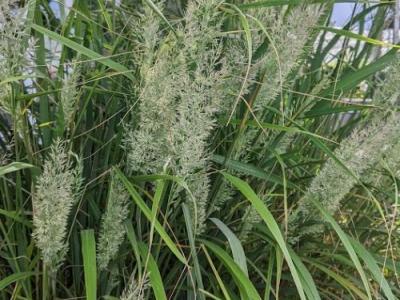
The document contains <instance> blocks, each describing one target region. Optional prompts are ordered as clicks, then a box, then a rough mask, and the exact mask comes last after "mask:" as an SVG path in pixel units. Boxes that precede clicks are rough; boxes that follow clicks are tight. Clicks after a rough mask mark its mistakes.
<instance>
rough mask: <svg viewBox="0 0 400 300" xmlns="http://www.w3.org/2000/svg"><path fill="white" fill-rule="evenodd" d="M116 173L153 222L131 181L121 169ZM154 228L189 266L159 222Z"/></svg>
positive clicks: (136, 202) (149, 212)
mask: <svg viewBox="0 0 400 300" xmlns="http://www.w3.org/2000/svg"><path fill="white" fill-rule="evenodd" d="M115 173H116V175H117V177H118V178H119V179H120V180H121V182H122V183H123V184H124V185H125V187H126V189H127V191H128V192H129V194H130V195H131V197H132V199H133V200H134V202H135V204H136V205H137V206H138V207H139V208H140V210H141V211H142V212H143V214H144V215H145V216H146V218H147V219H148V220H149V221H150V222H151V221H152V212H151V210H150V209H149V208H148V206H147V205H146V203H145V202H144V200H143V199H142V197H141V196H140V195H139V193H138V192H137V191H136V189H135V188H134V187H133V185H132V184H131V183H130V182H129V180H128V179H127V178H126V177H125V175H124V174H122V172H121V171H120V170H119V169H117V168H116V169H115ZM154 228H155V229H156V231H157V232H158V234H159V235H160V236H161V238H162V239H163V241H164V242H165V244H166V245H167V247H168V248H169V249H170V250H171V251H172V253H174V254H175V256H176V257H177V258H178V259H179V260H180V261H181V262H182V263H184V264H187V261H186V259H185V257H184V256H183V255H182V253H181V251H180V250H179V249H178V247H177V246H176V245H175V244H174V242H173V241H172V239H171V238H170V237H169V235H168V234H167V233H166V231H165V229H164V228H163V227H162V226H161V224H160V222H158V220H154Z"/></svg>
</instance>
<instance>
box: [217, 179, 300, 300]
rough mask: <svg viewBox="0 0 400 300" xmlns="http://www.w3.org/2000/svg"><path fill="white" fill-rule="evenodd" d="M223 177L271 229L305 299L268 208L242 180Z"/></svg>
mask: <svg viewBox="0 0 400 300" xmlns="http://www.w3.org/2000/svg"><path fill="white" fill-rule="evenodd" d="M222 174H223V175H224V177H225V178H226V179H227V180H228V181H229V182H231V183H232V184H233V185H234V186H235V187H236V188H237V189H238V190H239V191H240V192H241V193H242V194H243V196H245V197H246V198H247V200H249V201H250V202H251V204H252V206H253V207H254V209H255V210H256V211H257V212H258V214H259V215H260V216H261V218H262V219H263V221H264V222H265V224H266V225H267V227H268V228H269V230H270V231H271V234H272V235H273V237H274V239H275V241H276V242H277V243H278V245H279V248H280V249H281V251H282V253H283V256H284V257H285V259H286V262H287V264H288V266H289V269H290V272H291V274H292V277H293V280H294V283H295V285H296V287H297V291H298V293H299V296H300V298H301V299H302V300H306V296H305V294H304V288H303V284H302V282H301V280H300V276H299V274H298V272H297V269H296V267H295V265H294V263H293V260H292V257H291V256H290V253H289V250H288V248H287V247H286V242H285V240H284V238H283V235H282V232H281V231H280V229H279V226H278V224H277V223H276V221H275V219H274V217H273V216H272V214H271V213H270V211H269V210H268V208H267V207H266V206H265V204H264V203H263V202H262V201H261V199H260V198H258V196H257V195H256V193H255V192H254V191H253V190H252V188H251V187H250V186H249V185H248V184H247V183H246V182H245V181H243V180H241V179H239V178H237V177H235V176H232V175H229V174H227V173H224V172H223V173H222Z"/></svg>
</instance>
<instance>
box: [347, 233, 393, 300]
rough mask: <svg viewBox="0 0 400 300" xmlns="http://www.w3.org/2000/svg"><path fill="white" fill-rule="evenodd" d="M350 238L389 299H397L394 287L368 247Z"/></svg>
mask: <svg viewBox="0 0 400 300" xmlns="http://www.w3.org/2000/svg"><path fill="white" fill-rule="evenodd" d="M349 240H350V242H351V243H352V245H353V247H354V250H355V251H356V252H357V254H358V255H359V256H360V257H361V259H362V260H363V261H364V263H365V265H366V266H367V268H368V269H369V270H370V271H371V274H372V276H373V277H375V280H376V282H377V283H378V284H379V285H380V287H381V289H382V291H383V292H384V293H385V295H386V297H387V299H388V300H395V299H396V297H395V296H394V295H393V292H392V289H391V288H390V286H389V283H388V282H387V280H386V278H385V276H383V274H382V270H381V269H380V268H379V267H378V264H377V262H376V260H375V258H374V257H373V256H372V255H371V253H369V252H368V250H367V249H365V248H364V246H363V245H361V244H360V242H358V241H357V240H355V239H353V238H351V237H349Z"/></svg>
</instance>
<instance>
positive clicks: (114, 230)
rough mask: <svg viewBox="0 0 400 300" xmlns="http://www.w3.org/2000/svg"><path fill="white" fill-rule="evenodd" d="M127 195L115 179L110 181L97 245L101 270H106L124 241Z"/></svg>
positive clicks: (127, 211)
mask: <svg viewBox="0 0 400 300" xmlns="http://www.w3.org/2000/svg"><path fill="white" fill-rule="evenodd" d="M128 201H129V195H128V193H127V192H126V190H125V188H124V187H123V185H122V184H121V183H120V182H119V181H117V180H116V179H112V180H111V184H110V191H109V195H108V202H107V209H106V211H105V213H104V214H103V217H102V222H101V231H100V237H99V241H98V244H97V263H98V266H99V268H100V269H101V270H104V269H105V268H107V266H108V264H109V262H110V261H111V259H113V258H114V257H115V256H116V254H117V252H118V249H119V246H120V245H121V243H122V242H123V240H124V236H125V227H124V222H125V220H126V218H127V217H128V213H129V210H128V203H129V202H128Z"/></svg>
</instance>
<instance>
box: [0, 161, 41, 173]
mask: <svg viewBox="0 0 400 300" xmlns="http://www.w3.org/2000/svg"><path fill="white" fill-rule="evenodd" d="M34 167H35V166H33V165H31V164H27V163H22V162H12V163H10V164H8V165H6V166H3V167H0V176H4V175H6V174H8V173H12V172H17V171H19V170H23V169H29V168H34Z"/></svg>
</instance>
